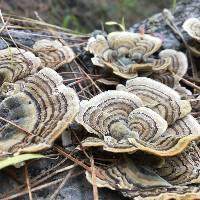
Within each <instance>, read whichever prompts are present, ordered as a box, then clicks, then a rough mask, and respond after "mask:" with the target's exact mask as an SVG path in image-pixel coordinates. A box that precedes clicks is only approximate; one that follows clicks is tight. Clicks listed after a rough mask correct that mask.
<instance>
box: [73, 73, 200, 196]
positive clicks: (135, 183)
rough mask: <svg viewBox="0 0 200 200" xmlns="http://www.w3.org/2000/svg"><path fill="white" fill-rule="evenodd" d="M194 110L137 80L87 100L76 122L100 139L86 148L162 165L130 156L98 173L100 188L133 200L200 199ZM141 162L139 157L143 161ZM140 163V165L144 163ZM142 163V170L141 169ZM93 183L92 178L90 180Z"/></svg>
mask: <svg viewBox="0 0 200 200" xmlns="http://www.w3.org/2000/svg"><path fill="white" fill-rule="evenodd" d="M190 112H191V105H190V102H189V101H187V100H181V98H180V95H179V94H178V93H177V92H176V91H175V90H173V89H172V88H170V87H168V86H166V85H164V84H162V83H160V82H158V81H155V80H152V79H150V78H146V77H137V78H134V79H131V80H128V81H127V82H126V86H123V85H118V86H117V90H111V91H106V92H103V93H100V94H99V95H97V96H95V97H93V98H92V99H90V100H84V101H82V102H81V104H80V112H79V114H78V115H77V117H76V118H75V119H76V121H77V122H78V123H80V124H82V125H83V126H84V127H85V128H86V129H87V131H88V132H90V133H93V134H95V135H96V136H94V137H88V138H86V139H85V140H83V141H82V146H83V147H85V148H91V147H93V148H103V150H104V151H108V152H112V153H118V154H119V153H128V154H131V155H132V156H134V155H136V154H137V153H138V152H143V154H144V155H146V154H147V155H149V156H150V155H154V156H155V157H157V158H159V159H162V162H160V163H159V164H155V165H152V164H150V162H148V160H147V161H146V162H145V164H142V163H141V164H140V162H138V160H137V162H136V161H134V158H133V157H131V155H129V158H126V159H125V161H123V162H122V163H121V164H120V163H117V164H114V166H113V165H112V166H111V167H110V168H109V167H108V168H103V167H100V168H98V171H99V172H100V174H102V177H103V178H102V179H101V178H99V179H98V180H97V185H98V186H99V187H108V188H111V189H114V190H118V191H120V192H122V193H123V194H124V195H125V196H129V197H131V198H133V199H143V198H144V199H145V198H146V199H148V198H150V199H155V200H156V199H159V200H161V199H168V198H169V197H171V198H175V199H181V198H182V199H185V200H186V199H195V198H196V197H198V195H199V194H200V190H199V189H198V188H196V187H193V186H190V184H193V183H199V182H200V171H199V167H200V150H199V147H198V146H197V144H196V141H197V140H199V138H200V124H199V123H198V122H197V120H196V119H195V118H194V117H193V116H192V115H191V114H190ZM141 157H142V156H140V158H141ZM140 158H138V159H140ZM136 163H137V164H136ZM86 176H87V179H88V180H89V181H90V182H91V175H90V174H89V173H87V174H86Z"/></svg>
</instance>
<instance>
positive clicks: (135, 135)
mask: <svg viewBox="0 0 200 200" xmlns="http://www.w3.org/2000/svg"><path fill="white" fill-rule="evenodd" d="M199 24H200V23H199V21H198V20H196V19H189V20H187V21H186V22H185V23H184V25H183V28H184V30H186V31H187V32H188V34H189V35H190V36H191V37H193V38H194V39H195V40H197V41H198V42H199V41H200V33H199V30H200V28H199V27H200V25H199ZM161 45H162V41H161V40H160V39H159V38H157V37H153V36H151V35H148V34H140V33H130V32H126V31H124V32H113V33H110V34H108V35H107V36H103V35H97V36H95V37H91V38H89V40H88V43H87V47H86V50H87V51H89V52H90V53H91V54H93V58H92V62H93V64H94V65H95V66H100V67H104V68H107V69H111V70H112V71H113V73H114V74H116V75H117V76H119V77H121V78H123V79H120V78H119V82H120V83H124V82H122V81H124V79H128V80H126V84H125V85H123V84H118V85H117V87H116V90H108V91H103V92H101V93H99V94H97V92H96V91H95V90H93V92H91V93H90V92H88V93H89V94H91V96H92V98H90V99H88V100H83V101H81V102H79V98H78V95H77V93H78V92H77V93H76V92H75V90H73V89H72V88H70V87H67V86H65V85H64V84H63V79H62V77H61V76H60V75H59V74H58V73H57V72H56V71H55V70H57V69H58V68H59V67H60V66H62V65H63V64H66V63H71V62H72V61H73V60H74V59H75V57H76V55H75V53H74V52H73V50H72V49H71V48H70V47H69V46H68V45H66V44H64V43H61V42H60V41H58V40H55V41H51V40H46V39H43V40H39V41H37V42H36V43H35V44H34V45H33V52H31V50H30V51H28V50H24V49H19V48H13V47H9V48H7V49H5V50H1V51H0V52H1V55H0V160H1V159H4V158H5V157H8V156H13V155H17V154H21V153H26V152H36V151H39V150H43V149H46V148H49V147H51V146H52V144H53V142H54V141H55V140H56V138H57V137H59V136H60V135H61V133H62V132H63V131H64V130H65V129H66V128H67V127H68V126H69V124H71V123H73V122H76V123H78V124H80V125H82V126H83V127H84V128H85V129H86V130H87V132H89V133H90V136H88V137H86V138H85V139H83V140H82V141H81V145H80V146H81V147H83V148H85V149H95V150H96V149H98V150H100V151H98V152H101V153H102V154H104V153H105V154H108V155H110V154H111V155H113V157H115V158H116V162H114V163H112V164H111V165H107V166H106V167H105V165H98V164H97V165H98V166H96V167H97V171H96V175H97V177H96V178H97V180H96V184H97V186H98V187H107V188H110V189H112V190H117V191H120V192H121V193H122V194H123V195H124V196H127V197H130V198H132V199H135V200H140V199H141V200H145V199H146V200H167V199H176V200H195V199H198V198H199V197H200V188H199V187H198V186H199V184H200V149H199V146H198V145H199V144H198V143H199V139H200V124H199V122H198V121H197V120H196V119H195V118H194V117H193V116H192V115H191V111H192V109H193V111H194V110H199V108H200V101H199V99H200V96H198V97H197V95H194V96H195V97H197V98H196V99H194V98H193V96H192V92H191V91H189V92H190V94H189V93H188V96H187V94H186V93H187V91H186V90H187V89H186V88H183V87H182V86H181V85H180V83H179V81H180V80H181V78H182V77H183V76H184V75H185V73H186V72H187V69H188V62H187V57H186V55H185V54H184V53H182V52H180V51H175V50H173V49H165V50H162V51H160V48H161ZM80 63H81V62H80ZM73 64H75V62H73ZM84 67H85V66H84ZM70 68H72V66H71V65H70ZM72 71H73V69H72V70H71V71H70V73H69V74H71V72H72ZM79 72H80V73H78V74H81V72H82V71H79ZM91 73H92V72H91ZM82 74H84V75H87V78H88V77H89V78H88V79H90V80H91V82H92V86H93V85H95V84H94V81H93V80H92V77H93V76H91V77H90V75H88V74H86V73H84V71H83V73H82ZM92 75H94V77H100V79H99V82H100V81H102V82H104V83H105V82H106V81H107V87H109V86H108V85H109V84H110V85H116V84H113V83H111V81H108V80H104V79H103V78H102V77H101V76H99V75H97V76H96V74H92ZM101 78H102V79H101ZM109 78H116V77H109ZM82 79H84V77H81V78H80V79H79V77H76V78H74V79H71V80H76V82H78V83H80V81H81V80H82ZM69 80H70V79H69ZM121 80H122V81H121ZM108 83H109V84H108ZM115 83H116V82H115ZM95 86H96V85H95ZM81 87H82V85H81ZM81 87H80V88H81ZM75 88H76V87H75ZM88 88H90V85H89V86H87V87H85V88H83V90H85V91H86V89H88ZM81 89H82V88H81ZM98 89H99V88H98ZM88 90H89V89H88ZM176 90H177V91H179V93H178V92H177V91H176ZM98 91H101V90H100V89H99V90H98ZM182 93H183V94H184V95H186V97H185V98H184V97H183V96H181V94H182ZM96 94H97V95H96ZM191 96H192V97H191ZM190 97H191V99H190ZM192 98H193V99H192ZM185 99H186V100H185ZM187 99H188V100H187ZM83 127H82V128H83ZM86 178H87V180H88V181H89V182H91V183H93V180H92V175H91V174H90V172H86Z"/></svg>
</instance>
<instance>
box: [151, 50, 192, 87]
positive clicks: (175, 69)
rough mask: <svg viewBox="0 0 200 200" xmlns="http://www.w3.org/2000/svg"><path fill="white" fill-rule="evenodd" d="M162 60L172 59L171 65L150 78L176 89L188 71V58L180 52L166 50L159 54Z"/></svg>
mask: <svg viewBox="0 0 200 200" xmlns="http://www.w3.org/2000/svg"><path fill="white" fill-rule="evenodd" d="M159 57H160V58H161V60H163V59H165V58H171V63H170V64H169V65H168V67H167V69H166V68H165V70H160V71H159V70H158V71H157V72H156V71H155V72H154V73H153V74H152V75H151V76H150V77H151V78H153V79H154V80H158V81H160V82H161V83H164V84H165V85H168V86H170V87H172V88H175V87H176V86H177V84H178V83H179V81H180V80H181V78H182V77H183V76H184V75H185V74H186V72H187V69H188V61H187V57H186V55H185V54H184V53H182V52H180V51H175V50H173V49H165V50H163V51H161V52H160V53H159Z"/></svg>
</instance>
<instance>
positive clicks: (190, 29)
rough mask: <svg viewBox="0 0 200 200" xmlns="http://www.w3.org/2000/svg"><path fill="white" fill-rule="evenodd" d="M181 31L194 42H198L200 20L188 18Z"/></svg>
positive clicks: (199, 39) (199, 37) (199, 38)
mask: <svg viewBox="0 0 200 200" xmlns="http://www.w3.org/2000/svg"><path fill="white" fill-rule="evenodd" d="M183 29H184V30H185V31H186V32H187V33H188V34H189V35H190V36H191V37H192V38H193V39H195V40H197V41H199V42H200V20H199V19H197V18H189V19H187V20H186V21H185V22H184V24H183Z"/></svg>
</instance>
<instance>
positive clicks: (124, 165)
mask: <svg viewBox="0 0 200 200" xmlns="http://www.w3.org/2000/svg"><path fill="white" fill-rule="evenodd" d="M97 170H98V173H99V174H100V175H101V176H102V177H104V179H105V181H104V180H101V179H97V186H98V187H108V188H110V189H114V190H115V189H116V188H118V189H120V188H121V189H123V190H125V189H126V190H131V189H133V188H135V187H136V186H138V187H142V188H149V187H161V186H168V187H169V186H171V184H169V183H168V182H167V181H165V180H164V179H162V178H161V177H160V176H159V175H157V174H156V173H155V172H153V170H151V169H148V168H145V167H144V166H140V165H138V164H136V163H135V162H133V161H132V160H131V159H129V158H124V159H122V160H121V161H119V162H118V163H117V164H115V165H114V166H111V167H107V169H103V168H98V167H97ZM86 178H87V180H88V181H89V182H90V183H92V179H91V174H90V173H88V172H87V171H86Z"/></svg>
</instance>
